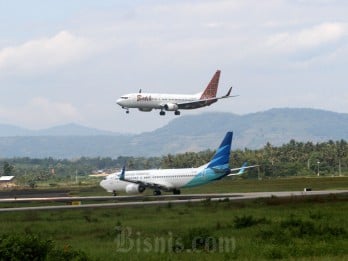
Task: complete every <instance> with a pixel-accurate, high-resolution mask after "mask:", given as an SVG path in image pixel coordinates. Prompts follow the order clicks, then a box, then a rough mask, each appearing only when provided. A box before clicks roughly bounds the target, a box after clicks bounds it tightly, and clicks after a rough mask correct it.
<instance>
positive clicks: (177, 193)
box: [173, 189, 181, 195]
mask: <svg viewBox="0 0 348 261" xmlns="http://www.w3.org/2000/svg"><path fill="white" fill-rule="evenodd" d="M180 193H181V191H180V189H173V194H174V195H180Z"/></svg>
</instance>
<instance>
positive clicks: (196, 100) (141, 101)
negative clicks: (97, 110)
mask: <svg viewBox="0 0 348 261" xmlns="http://www.w3.org/2000/svg"><path fill="white" fill-rule="evenodd" d="M220 73H221V71H220V70H217V71H216V73H215V74H214V76H213V78H212V79H211V80H210V82H209V84H208V86H207V87H206V88H205V90H204V91H203V92H199V93H197V94H166V93H142V92H141V89H140V90H139V92H138V93H130V94H126V95H122V96H121V98H119V99H118V100H117V102H116V103H117V104H118V105H120V106H121V107H122V109H125V110H126V113H129V109H131V108H132V109H133V108H136V109H139V110H140V111H147V112H148V111H152V110H153V109H159V110H161V111H160V115H165V114H166V111H174V114H175V115H180V111H179V110H191V109H198V108H201V107H205V106H209V105H211V104H213V103H215V102H217V101H218V100H220V99H225V98H230V97H236V96H231V95H230V94H231V91H232V87H231V88H230V89H229V90H228V92H227V93H226V95H224V96H221V97H216V93H217V89H218V86H219V79H220Z"/></svg>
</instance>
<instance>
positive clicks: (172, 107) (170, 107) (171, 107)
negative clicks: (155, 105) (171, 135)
mask: <svg viewBox="0 0 348 261" xmlns="http://www.w3.org/2000/svg"><path fill="white" fill-rule="evenodd" d="M164 109H165V110H166V111H177V110H178V109H179V107H178V105H177V104H175V103H167V104H165V105H164Z"/></svg>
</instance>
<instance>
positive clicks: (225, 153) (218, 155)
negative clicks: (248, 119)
mask: <svg viewBox="0 0 348 261" xmlns="http://www.w3.org/2000/svg"><path fill="white" fill-rule="evenodd" d="M232 137H233V132H231V131H230V132H227V133H226V136H225V138H224V139H223V141H222V142H221V145H220V147H219V148H218V149H217V151H216V152H215V155H214V157H213V158H212V159H211V160H210V162H209V163H208V166H207V168H213V167H217V166H222V167H223V168H228V163H229V161H230V153H231V145H232Z"/></svg>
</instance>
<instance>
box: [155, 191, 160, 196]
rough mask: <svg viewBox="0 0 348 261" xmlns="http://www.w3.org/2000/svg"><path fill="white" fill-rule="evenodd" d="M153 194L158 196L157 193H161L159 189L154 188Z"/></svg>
mask: <svg viewBox="0 0 348 261" xmlns="http://www.w3.org/2000/svg"><path fill="white" fill-rule="evenodd" d="M153 195H154V196H159V195H161V191H160V190H154V191H153Z"/></svg>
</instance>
